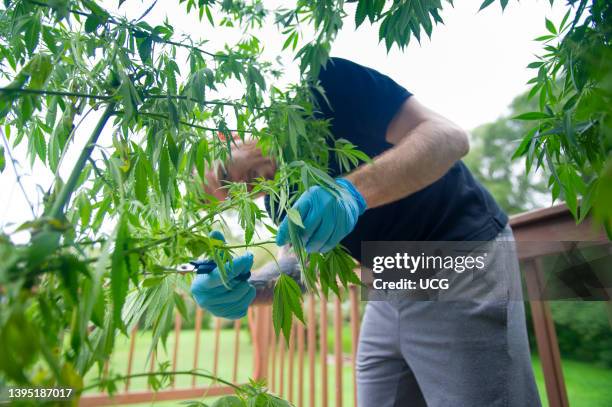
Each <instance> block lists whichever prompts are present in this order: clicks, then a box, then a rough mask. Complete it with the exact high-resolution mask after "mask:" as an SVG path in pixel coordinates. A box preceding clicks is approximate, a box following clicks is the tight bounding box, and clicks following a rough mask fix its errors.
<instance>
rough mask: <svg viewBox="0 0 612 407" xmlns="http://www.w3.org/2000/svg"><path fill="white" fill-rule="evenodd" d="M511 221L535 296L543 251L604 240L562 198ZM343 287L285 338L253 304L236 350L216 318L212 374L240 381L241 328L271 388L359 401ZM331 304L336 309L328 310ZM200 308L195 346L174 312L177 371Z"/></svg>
mask: <svg viewBox="0 0 612 407" xmlns="http://www.w3.org/2000/svg"><path fill="white" fill-rule="evenodd" d="M511 225H512V227H513V229H514V233H515V237H516V239H517V241H518V242H519V244H518V245H517V247H518V250H519V259H520V260H521V264H522V267H524V269H523V271H524V272H525V275H526V281H525V282H526V285H527V290H528V291H529V294H530V295H529V297H530V298H536V295H535V293H537V292H540V290H541V288H542V269H541V265H540V262H539V257H540V256H543V255H546V254H551V253H554V252H555V251H561V250H563V249H564V246H563V244H562V242H563V241H570V240H571V241H602V242H603V241H606V238H605V236H604V234H603V233H602V232H601V230H599V229H595V228H594V227H593V225H592V224H591V222H590V221H589V220H588V219H587V220H586V221H585V222H583V223H582V224H580V225H576V224H575V222H574V220H573V218H572V217H571V215H570V213H569V212H568V210H567V208H566V207H565V206H563V205H560V206H555V207H551V208H547V209H543V210H538V211H534V212H530V213H527V214H523V215H518V216H516V217H514V218H512V219H511ZM545 241H547V242H551V244H550V245H548V246H547V245H543V244H537V245H530V244H529V242H545ZM345 294H347V295H345V298H346V299H347V302H348V310H346V309H343V303H342V302H341V301H340V300H338V299H336V298H333V299H330V301H333V304H327V301H326V300H325V298H322V297H321V298H315V297H313V296H312V295H309V296H307V298H306V303H305V311H306V312H305V318H306V325H305V326H304V325H302V324H299V323H297V324H294V326H293V331H292V334H291V337H290V340H289V341H288V344H286V343H285V341H284V340H282V339H279V338H277V337H276V336H275V334H274V329H273V326H272V315H271V306H270V305H259V306H254V307H251V309H249V313H248V323H249V326H248V329H246V330H244V329H241V323H240V321H235V322H234V332H235V334H234V336H233V338H234V339H233V341H234V342H233V346H232V349H233V350H232V354H223V355H221V354H220V343H219V341H220V339H219V338H220V332H221V320H219V319H216V320H215V324H214V328H213V329H214V335H213V338H214V339H213V343H212V344H207V346H212V350H213V352H212V358H213V363H212V373H213V374H217V373H218V367H219V363H223V364H228V363H231V364H232V367H233V368H232V373H233V374H232V377H231V380H232V382H234V383H237V377H238V376H237V372H238V366H239V363H241V359H240V357H241V349H240V343H241V340H240V339H241V335H249V339H250V341H251V343H252V347H253V354H252V358H253V360H252V366H253V371H252V374H251V375H250V377H252V378H255V379H265V380H266V382H267V383H268V386H269V388H270V390H271V391H272V392H274V393H276V394H278V395H280V396H282V397H284V398H287V399H288V400H290V401H291V402H293V403H294V404H295V405H296V406H298V407H305V406H308V407H315V406H316V407H319V406H321V407H329V406H332V405H333V406H336V407H342V406H356V405H357V393H356V390H355V389H356V386H355V354H356V346H357V343H358V337H359V324H360V319H361V315H360V300H359V298H358V297H359V295H358V291H357V288H356V287H351V288H350V290H349V292H348V293H345ZM529 303H530V306H531V311H532V316H533V324H534V330H535V334H536V340H537V347H538V352H539V355H540V358H541V361H542V369H543V373H544V378H545V383H546V391H547V394H548V400H549V404H550V406H553V407H567V406H568V405H569V404H568V399H567V393H566V389H565V383H564V379H563V370H562V366H561V358H560V355H559V347H558V343H557V336H556V333H555V327H554V324H553V320H552V317H551V312H550V308H549V306H548V304H547V303H546V302H545V301H538V300H529ZM345 304H346V302H345ZM328 305H329V306H328ZM329 308H331V309H332V312H331V315H330V311H329ZM203 312H204V311H202V310H201V309H197V311H196V318H195V321H196V322H195V343H194V346H193V348H192V349H187V348H184V347H181V341H180V336H181V323H182V321H181V317H180V316H179V315H178V314H177V316H176V319H175V324H174V327H175V332H174V335H175V340H174V347H173V349H172V359H171V364H172V369H173V370H176V366H177V360H178V358H179V352H190V353H191V354H192V355H193V366H192V367H193V369H198V368H199V366H198V360H200V358H199V355H200V351H201V346H202V344H201V343H200V342H201V338H200V332H201V325H200V324H201V321H202V313H203ZM330 322H331V323H330ZM346 324H348V326H349V327H350V329H349V330H348V332H350V343H351V350H350V354H348V355H345V354H344V353H343V348H342V339H343V337H344V335H349V333H346V332H345V330H344V329H343V327H344V326H345V325H346ZM330 329H333V338H334V340H333V349H328V333H329V332H328V331H329V330H330ZM137 334H138V333H137V332H136V331H133V332H132V334H131V339H130V351H129V354H128V357H127V360H126V361H125V363H126V364H127V373H128V374H130V373H134V372H133V371H132V369H133V355H134V347H135V343H136V341H137ZM220 358H221V359H220ZM154 365H155V361H154V358H152V360H151V363H150V371H153V369H154ZM347 366H348V368H349V369H350V371H351V374H350V383H347V381H346V380H345V377H344V375H343V372H344V368H345V367H347ZM223 378H224V379H230V378H228V377H223ZM237 384H239V383H237ZM345 386H348V387H350V388H351V389H352V392H351V394H350V397H348V399H347V397H345V396H346V394H345V393H344V392H343V389H344V388H345ZM330 389H331V390H330ZM230 393H232V389H231V388H230V387H229V386H223V385H219V384H213V385H208V386H202V385H199V384H198V383H197V382H196V379H195V377H194V378H193V380H192V381H191V386H190V387H184V388H179V387H171V388H170V389H166V390H161V391H158V392H154V391H153V390H151V389H148V390H138V391H133V390H131V389H130V382H129V381H128V382H126V383H125V386H124V387H123V389H122V391H121V392H119V393H118V394H116V395H115V396H114V397H113V398H109V397H108V396H107V395H105V394H86V395H84V396H83V397H82V399H81V405H83V406H102V405H112V404H128V403H137V402H147V401H152V400H160V401H161V400H179V399H189V398H193V399H196V398H200V397H202V396H204V395H205V396H207V397H212V396H219V395H223V394H230ZM315 396H316V397H315Z"/></svg>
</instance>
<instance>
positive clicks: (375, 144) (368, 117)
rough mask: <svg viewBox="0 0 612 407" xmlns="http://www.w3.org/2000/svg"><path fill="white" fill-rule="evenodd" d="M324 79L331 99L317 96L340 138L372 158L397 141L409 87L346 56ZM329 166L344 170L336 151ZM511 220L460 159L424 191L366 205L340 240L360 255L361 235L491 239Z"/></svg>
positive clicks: (324, 115)
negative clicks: (393, 131) (392, 137)
mask: <svg viewBox="0 0 612 407" xmlns="http://www.w3.org/2000/svg"><path fill="white" fill-rule="evenodd" d="M319 81H320V83H321V86H322V87H323V88H324V90H325V96H326V98H327V101H328V102H329V104H328V103H327V102H326V101H325V99H324V98H323V97H321V96H320V95H318V96H317V99H318V104H319V111H320V115H321V116H322V118H325V119H330V122H331V132H332V134H333V135H334V137H335V138H344V139H346V140H348V141H350V142H351V143H353V144H354V145H355V146H357V148H358V149H359V150H361V151H363V152H364V153H366V154H367V155H368V156H370V157H372V158H374V157H375V156H377V155H379V154H381V153H383V152H384V151H385V150H388V149H390V148H391V147H393V145H391V144H389V143H387V141H386V140H385V137H386V132H387V127H388V125H389V123H390V122H391V120H392V119H393V117H394V116H395V114H396V112H397V111H398V109H399V108H400V106H401V105H402V104H403V103H404V102H405V101H406V99H408V98H409V97H410V96H412V94H411V93H410V92H408V91H407V90H406V89H404V88H403V87H402V86H400V85H398V84H397V83H396V82H394V81H393V80H392V79H391V78H389V77H388V76H386V75H383V74H381V73H380V72H377V71H375V70H373V69H370V68H367V67H364V66H361V65H359V64H356V63H354V62H351V61H348V60H346V59H341V58H331V59H330V61H328V63H327V66H326V67H325V69H322V70H321V73H320V75H319ZM315 95H317V92H315ZM330 168H331V174H330V175H332V176H334V177H336V176H339V175H341V174H340V173H339V169H338V167H337V164H336V159H335V157H333V156H332V157H331V159H330ZM407 176H409V175H407ZM507 222H508V217H507V216H506V214H505V213H504V212H503V211H502V210H501V209H500V208H499V206H498V205H497V203H496V202H495V200H494V199H493V197H492V196H491V195H490V194H489V192H488V191H487V190H486V189H485V188H484V187H483V186H482V185H481V184H480V183H479V182H478V181H476V180H475V179H474V177H472V174H471V173H470V171H469V170H468V168H467V167H466V166H465V164H463V162H461V161H458V162H457V163H455V164H454V165H453V166H452V167H451V168H450V169H449V170H448V172H447V173H446V174H445V175H444V176H442V178H440V179H439V180H437V181H436V182H434V183H433V184H431V185H429V186H427V187H425V188H423V189H421V190H420V191H417V192H415V193H413V194H411V195H409V196H407V197H405V198H402V199H400V200H398V201H395V202H392V203H389V204H387V205H384V206H379V207H376V208H372V209H368V210H366V211H365V212H364V214H363V215H362V216H361V217H360V218H359V221H358V222H357V225H356V227H355V229H354V230H353V231H352V232H351V233H350V234H349V235H348V236H346V237H345V238H344V240H342V242H341V243H342V245H344V246H345V247H346V248H347V249H348V250H349V252H350V253H351V255H352V256H353V257H354V258H356V259H357V260H360V259H361V242H362V241H367V240H387V241H388V240H395V241H400V240H412V241H456V240H471V241H475V240H481V241H487V240H491V239H493V238H494V237H495V236H496V235H497V234H498V233H499V232H500V231H501V230H502V229H503V228H504V226H505V225H506V223H507Z"/></svg>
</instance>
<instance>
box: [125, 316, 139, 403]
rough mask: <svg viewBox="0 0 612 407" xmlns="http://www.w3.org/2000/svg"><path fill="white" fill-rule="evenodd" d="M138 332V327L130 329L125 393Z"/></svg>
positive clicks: (127, 388) (127, 389) (128, 385)
mask: <svg viewBox="0 0 612 407" xmlns="http://www.w3.org/2000/svg"><path fill="white" fill-rule="evenodd" d="M137 332H138V325H136V326H135V327H134V328H133V329H132V333H131V336H130V353H129V354H128V365H127V373H126V375H127V376H128V378H127V379H126V380H125V391H126V392H127V391H129V390H130V378H129V376H130V375H131V374H132V365H133V363H134V348H135V347H136V333H137Z"/></svg>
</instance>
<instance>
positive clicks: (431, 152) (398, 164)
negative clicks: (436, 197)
mask: <svg viewBox="0 0 612 407" xmlns="http://www.w3.org/2000/svg"><path fill="white" fill-rule="evenodd" d="M386 139H387V141H388V142H389V143H391V144H394V147H393V148H391V149H389V150H387V151H385V152H384V153H383V154H381V155H380V156H378V157H376V158H375V159H374V161H373V163H370V164H364V165H362V166H360V167H359V168H357V169H356V170H355V171H353V172H352V173H350V174H349V175H348V176H347V177H346V178H348V179H349V180H350V181H351V182H352V183H353V185H355V187H356V188H357V190H359V192H360V193H361V195H362V196H363V197H364V199H365V200H366V203H367V205H368V208H374V207H377V206H381V205H385V204H387V203H390V202H394V201H397V200H399V199H401V198H404V197H405V196H408V195H410V194H412V193H414V192H417V191H418V190H420V189H423V188H425V187H426V186H428V185H430V184H432V183H433V182H435V181H436V180H438V179H439V178H440V177H442V175H444V174H445V173H446V171H448V169H449V168H450V167H451V166H452V165H453V164H454V163H455V162H456V161H457V160H459V159H461V157H463V156H464V155H466V154H467V152H468V150H469V142H468V136H467V133H466V132H465V131H464V130H462V129H461V128H460V127H458V126H457V125H456V124H454V123H452V122H451V121H449V120H448V119H446V118H444V117H442V116H440V115H439V114H437V113H435V112H433V111H432V110H430V109H428V108H426V107H425V106H423V105H421V104H420V103H419V102H418V101H417V100H416V99H415V98H414V97H410V98H409V99H408V100H406V102H404V104H403V105H402V106H401V107H400V110H399V111H398V112H397V114H396V115H395V117H394V118H393V120H392V121H391V123H390V124H389V127H388V129H387V134H386Z"/></svg>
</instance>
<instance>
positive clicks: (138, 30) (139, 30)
mask: <svg viewBox="0 0 612 407" xmlns="http://www.w3.org/2000/svg"><path fill="white" fill-rule="evenodd" d="M27 1H28V2H29V3H32V4H35V5H37V6H41V7H47V8H53V7H52V6H51V5H50V4H48V3H45V2H42V1H36V0H27ZM68 11H69V12H70V13H72V14H76V15H79V16H82V17H86V18H87V17H90V16H92V15H93V13H87V12H85V11H81V10H77V9H73V8H70V9H68ZM104 11H105V12H106V13H107V15H108V19H107V22H109V23H111V24H114V25H116V26H125V27H126V28H127V29H129V30H130V31H132V32H133V33H143V32H144V33H147V34H149V35H150V37H151V39H152V40H153V41H155V42H159V43H163V44H168V45H174V46H176V47H182V48H187V49H191V50H193V51H197V52H200V53H202V54H204V55H208V56H210V57H212V58H215V59H227V58H228V56H227V55H223V54H215V53H214V52H210V51H206V50H204V49H202V48H199V47H196V46H195V45H191V44H185V43H182V42H178V41H172V40H166V39H164V38H161V37H160V36H158V35H153V34H152V33H150V32H147V31H146V30H144V29H142V28H141V27H136V26H135V25H134V24H131V23H123V22H121V21H118V20H117V19H116V18H114V17H113V16H111V14H110V13H109V12H108V11H106V10H104ZM145 15H146V14H145ZM145 15H143V16H142V17H141V18H139V19H138V20H140V19H142V18H143V17H144V16H145ZM249 58H250V57H248V56H242V55H241V56H239V57H237V58H236V59H249Z"/></svg>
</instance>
